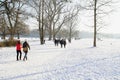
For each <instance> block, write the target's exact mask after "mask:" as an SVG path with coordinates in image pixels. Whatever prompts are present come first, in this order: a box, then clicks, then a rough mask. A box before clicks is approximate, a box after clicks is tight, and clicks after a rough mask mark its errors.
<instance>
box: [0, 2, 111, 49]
mask: <svg viewBox="0 0 120 80" xmlns="http://www.w3.org/2000/svg"><path fill="white" fill-rule="evenodd" d="M74 1H75V0H0V35H1V36H2V38H3V39H5V37H6V35H9V36H10V37H9V39H10V40H13V39H14V37H15V35H17V37H18V38H19V35H21V34H26V33H28V32H29V28H28V25H27V24H26V23H25V21H26V20H27V19H28V18H29V17H31V18H34V19H35V20H36V21H37V26H38V31H39V35H40V44H44V38H45V34H46V32H47V33H48V37H49V40H52V39H55V38H58V37H59V38H61V37H64V38H67V39H69V40H70V42H71V39H72V37H75V36H77V35H78V34H79V30H77V28H76V26H78V25H77V19H78V17H79V15H80V14H79V13H80V12H81V11H82V10H89V11H91V12H92V13H93V26H94V28H93V29H94V30H93V32H94V41H93V46H94V47H96V36H97V31H98V29H100V27H99V24H98V23H99V20H100V19H101V16H103V15H105V14H108V13H109V12H110V11H112V10H111V9H109V7H110V6H111V4H112V3H113V2H112V0H104V1H103V0H76V1H77V2H78V3H77V2H74ZM106 6H107V10H105V9H104V7H106ZM100 15H101V16H100ZM31 24H32V23H31ZM79 26H80V25H79ZM65 34H67V35H66V36H64V35H65Z"/></svg>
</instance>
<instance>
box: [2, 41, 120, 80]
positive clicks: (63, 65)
mask: <svg viewBox="0 0 120 80" xmlns="http://www.w3.org/2000/svg"><path fill="white" fill-rule="evenodd" d="M28 42H29V44H30V46H31V49H30V51H29V53H28V60H27V61H22V60H21V61H16V50H15V47H10V48H0V80H120V40H119V39H117V40H113V39H112V40H103V41H98V42H97V47H96V48H95V47H92V42H93V41H92V40H90V39H81V40H73V41H72V43H71V44H69V43H68V44H67V47H66V48H60V46H57V47H56V46H54V43H53V42H52V41H46V44H45V45H39V40H38V39H29V40H28ZM23 56H24V53H23V54H22V57H23Z"/></svg>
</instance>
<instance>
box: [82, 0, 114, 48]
mask: <svg viewBox="0 0 120 80" xmlns="http://www.w3.org/2000/svg"><path fill="white" fill-rule="evenodd" d="M113 4H114V2H113V0H89V1H88V0H85V2H84V4H83V5H84V7H83V6H80V7H81V8H83V9H86V10H90V11H92V12H93V27H94V40H93V46H94V47H96V38H97V33H98V30H100V29H101V27H100V26H99V25H102V24H99V23H100V21H101V20H102V18H103V17H104V16H105V15H108V14H109V13H111V12H113V8H112V5H113Z"/></svg>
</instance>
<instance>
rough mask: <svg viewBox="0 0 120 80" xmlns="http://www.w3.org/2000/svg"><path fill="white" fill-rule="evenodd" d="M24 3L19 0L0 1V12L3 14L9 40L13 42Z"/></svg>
mask: <svg viewBox="0 0 120 80" xmlns="http://www.w3.org/2000/svg"><path fill="white" fill-rule="evenodd" d="M23 5H24V1H21V0H3V1H1V8H2V10H1V11H2V12H4V14H5V20H6V24H7V27H8V30H9V33H10V39H11V40H13V38H14V35H15V30H16V26H17V23H18V20H19V16H20V14H21V13H22V11H21V10H22V7H23Z"/></svg>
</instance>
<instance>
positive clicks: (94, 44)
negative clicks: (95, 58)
mask: <svg viewBox="0 0 120 80" xmlns="http://www.w3.org/2000/svg"><path fill="white" fill-rule="evenodd" d="M96 5H97V0H95V1H94V42H93V46H94V47H96V35H97V30H96V27H97V26H96V23H97V21H96V16H97V14H96Z"/></svg>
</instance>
